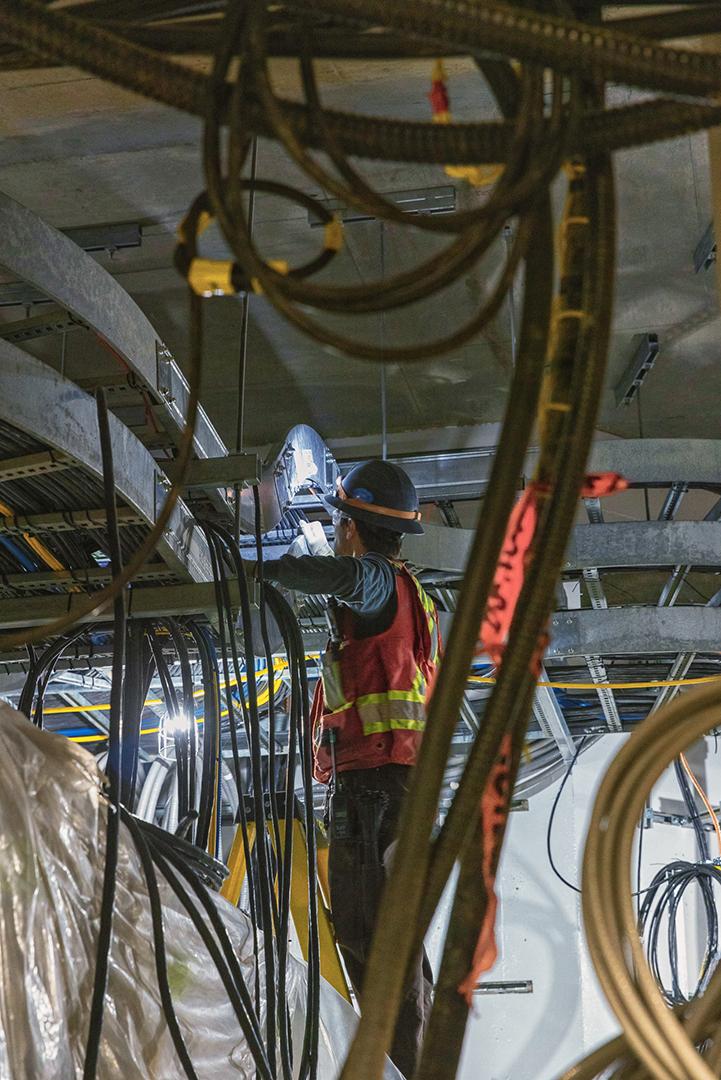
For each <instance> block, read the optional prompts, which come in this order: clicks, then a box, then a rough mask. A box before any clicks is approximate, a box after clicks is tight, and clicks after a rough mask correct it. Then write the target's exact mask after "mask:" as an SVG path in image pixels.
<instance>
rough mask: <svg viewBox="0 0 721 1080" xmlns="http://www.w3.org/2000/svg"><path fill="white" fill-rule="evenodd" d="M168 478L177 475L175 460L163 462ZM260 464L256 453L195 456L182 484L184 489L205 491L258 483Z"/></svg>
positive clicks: (173, 477) (172, 478)
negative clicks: (208, 456)
mask: <svg viewBox="0 0 721 1080" xmlns="http://www.w3.org/2000/svg"><path fill="white" fill-rule="evenodd" d="M163 471H164V472H165V473H166V475H167V477H168V479H169V480H174V479H175V477H176V475H177V463H176V462H175V461H168V462H163ZM260 474H261V466H260V460H259V458H258V455H257V454H227V455H226V456H225V457H212V458H196V460H195V461H191V463H190V467H189V469H188V475H187V477H186V480H185V484H184V485H183V486H184V487H185V489H186V490H193V489H195V490H201V491H207V490H211V489H213V488H219V487H233V486H234V485H235V484H259V483H260Z"/></svg>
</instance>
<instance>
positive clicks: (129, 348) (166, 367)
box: [0, 192, 228, 457]
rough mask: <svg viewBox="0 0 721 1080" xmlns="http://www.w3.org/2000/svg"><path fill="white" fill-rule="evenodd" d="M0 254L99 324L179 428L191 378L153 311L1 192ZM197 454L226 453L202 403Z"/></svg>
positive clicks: (172, 428) (173, 430)
mask: <svg viewBox="0 0 721 1080" xmlns="http://www.w3.org/2000/svg"><path fill="white" fill-rule="evenodd" d="M0 236H2V246H1V247H0V261H1V262H2V265H3V266H5V267H6V268H7V269H8V270H9V271H10V272H11V273H13V274H16V275H17V276H18V277H19V278H22V280H23V281H27V282H31V283H32V284H33V285H35V286H37V288H38V289H39V290H40V291H41V292H42V293H43V294H44V295H46V296H48V297H50V298H51V299H53V300H55V301H56V303H58V304H59V305H60V306H61V307H63V308H65V309H66V310H67V311H69V312H70V313H71V314H72V315H73V316H74V317H76V318H77V319H80V320H81V322H83V323H84V324H86V325H87V326H89V327H90V328H91V329H92V330H94V331H96V332H97V334H99V336H100V337H101V338H102V339H103V340H104V341H106V342H107V343H108V345H110V346H111V348H112V349H113V350H114V351H115V352H116V353H117V354H118V355H119V356H120V357H121V358H122V359H123V361H124V362H125V363H126V364H127V366H128V368H129V369H130V370H131V371H132V372H133V373H134V375H135V376H136V377H137V379H138V381H139V383H140V385H141V387H142V388H143V389H145V390H147V391H148V392H149V394H150V395H151V397H152V399H153V401H154V402H155V403H156V404H159V405H160V406H161V407H162V409H163V411H164V414H165V417H166V421H167V427H168V431H169V433H170V434H171V435H175V436H176V437H177V436H178V435H179V433H180V432H181V431H182V429H183V426H184V418H185V413H186V407H187V402H188V396H189V388H188V383H187V382H186V379H185V376H184V375H183V373H182V371H181V370H180V368H179V367H178V365H177V364H176V362H175V360H174V359H173V357H172V354H171V353H170V350H169V349H168V348H167V346H166V345H165V344H164V343H163V342H162V341H161V340H160V338H159V337H158V335H157V334H156V332H155V330H154V329H153V326H152V324H151V323H150V321H149V319H148V318H147V316H146V315H144V314H143V312H142V311H141V310H140V308H139V307H138V305H137V304H136V303H135V301H134V300H133V299H132V297H130V296H129V295H128V293H126V291H125V289H123V287H122V285H120V284H119V283H118V282H117V281H116V280H115V278H114V277H113V276H112V275H111V274H109V273H108V272H107V270H104V269H103V267H102V266H99V265H98V263H97V262H96V261H95V260H94V259H92V258H91V257H90V256H89V255H87V254H86V253H85V251H83V249H82V248H80V247H78V245H77V244H76V243H74V242H73V241H72V240H71V239H69V237H67V236H65V235H64V234H63V233H61V232H59V231H58V230H57V229H54V228H53V227H52V226H51V225H48V224H47V222H45V221H43V220H42V218H39V217H38V216H37V214H34V213H33V212H32V211H31V210H28V209H27V208H26V207H24V206H21V205H20V203H17V202H15V200H14V199H11V198H9V197H8V196H7V195H5V194H3V193H2V192H0ZM195 449H196V452H197V454H198V456H199V457H224V456H225V455H226V454H227V452H228V451H227V448H226V446H225V443H224V442H223V440H222V439H221V438H220V436H219V435H218V432H217V431H216V430H215V428H214V427H213V425H212V423H211V422H210V419H209V418H208V415H207V413H206V412H205V411H204V410H203V409H202V408H200V409H198V419H197V423H196V425H195Z"/></svg>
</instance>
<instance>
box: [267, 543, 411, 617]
mask: <svg viewBox="0 0 721 1080" xmlns="http://www.w3.org/2000/svg"><path fill="white" fill-rule="evenodd" d="M263 575H264V577H265V578H266V580H268V581H273V582H276V583H277V584H278V585H282V586H283V587H284V588H286V589H292V590H293V591H294V592H303V593H315V594H319V595H323V596H335V597H337V599H338V600H341V601H342V602H343V603H344V604H346V605H347V606H348V607H351V608H353V610H354V611H357V612H358V613H359V614H362V615H370V614H372V613H374V612H378V611H381V610H382V609H383V608H384V607H385V606H386V604H387V603H388V602H389V600H390V599H391V597H392V596H393V594H394V592H395V587H396V586H395V574H394V571H393V567H392V566H391V564H390V563H389V562H388V560H387V559H384V558H383V556H382V555H375V554H373V553H372V552H371V553H369V554H368V555H363V556H362V558H360V559H356V558H353V557H350V556H335V555H300V556H297V557H296V556H293V555H284V556H283V558H282V559H268V560H267V561H266V562H264V563H263Z"/></svg>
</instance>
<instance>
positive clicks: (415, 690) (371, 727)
mask: <svg viewBox="0 0 721 1080" xmlns="http://www.w3.org/2000/svg"><path fill="white" fill-rule="evenodd" d="M389 561H391V562H395V560H389ZM398 565H399V566H400V567H401V568H402V570H403V572H404V573H405V574H407V575H408V577H409V578H410V579H411V581H412V582H413V585H414V586H415V589H416V593H417V595H418V599H419V601H420V604H421V607H422V609H423V612H424V614H425V617H426V620H427V627H428V633H429V637H430V650H429V651H430V662H431V663H432V664H433V665H434V666H435V665H436V664H437V662H438V653H439V631H438V614H437V611H436V606H435V604H434V603H433V601H432V600H431V598H430V597H429V596H428V594H427V593H426V591H425V589H424V588H423V586H422V585H421V583H420V582H419V581H418V579H417V578H416V577H415V576H414V575H413V574H411V572H410V571H409V570H408V568H407V567H406V566H405V565H404V564H403V563H399V564H398ZM321 677H322V680H323V696H324V699H325V709H324V717H325V720H326V721H327V720H328V719H330V718H331V717H339V716H341V715H342V714H343V713H345V712H347V711H348V710H351V709H353V710H355V712H356V714H357V716H358V719H359V720H360V722H361V726H362V729H363V734H364V735H376V734H379V733H381V732H386V731H399V730H400V731H418V732H422V731H423V730H424V728H425V720H426V696H427V691H428V686H427V683H426V679H425V676H424V674H423V671H422V669H421V668H420V667H418V666H416V669H415V674H414V676H413V681H412V683H411V685H410V687H409V688H408V689H402V690H399V689H394V690H385V691H382V692H378V693H374V694H362V695H360V696H359V697H357V698H355V700H351V701H347V700H346V698H345V691H344V688H343V679H342V661H341V659H339V658H334V657H333V656H332V654H330V653H326V654H325V655H324V657H323V662H322V671H321Z"/></svg>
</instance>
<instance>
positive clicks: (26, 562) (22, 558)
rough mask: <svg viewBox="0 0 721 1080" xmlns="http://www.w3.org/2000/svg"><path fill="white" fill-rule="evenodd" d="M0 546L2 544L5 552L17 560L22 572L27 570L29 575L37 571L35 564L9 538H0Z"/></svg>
mask: <svg viewBox="0 0 721 1080" xmlns="http://www.w3.org/2000/svg"><path fill="white" fill-rule="evenodd" d="M0 544H2V546H3V547H4V548H5V550H6V551H7V552H9V553H10V555H12V557H13V558H14V559H17V561H18V562H19V563H20V565H21V566H22V568H23V570H27V571H28V572H29V573H33V571H35V570H37V568H38V567H37V563H35V562H33V560H32V559H31V558H30V556H29V555H27V554H26V553H25V552H24V551H23V549H22V548H21V547H20V545H19V544H16V543H15V541H14V540H11V539H10V537H9V536H0Z"/></svg>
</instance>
